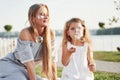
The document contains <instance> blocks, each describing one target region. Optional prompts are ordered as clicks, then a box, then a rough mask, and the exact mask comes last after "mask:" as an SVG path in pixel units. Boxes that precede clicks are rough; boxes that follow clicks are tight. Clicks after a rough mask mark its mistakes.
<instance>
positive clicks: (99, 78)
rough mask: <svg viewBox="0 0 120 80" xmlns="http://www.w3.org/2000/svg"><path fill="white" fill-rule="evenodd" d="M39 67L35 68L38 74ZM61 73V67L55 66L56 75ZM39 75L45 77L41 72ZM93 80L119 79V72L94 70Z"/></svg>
mask: <svg viewBox="0 0 120 80" xmlns="http://www.w3.org/2000/svg"><path fill="white" fill-rule="evenodd" d="M40 70H41V69H40V68H39V67H37V68H36V73H37V74H39V73H40V72H39V71H40ZM61 75H62V68H61V67H58V68H57V76H58V77H61ZM40 76H42V77H45V76H44V75H43V74H40ZM94 77H95V79H94V80H120V73H119V74H118V73H110V72H94Z"/></svg>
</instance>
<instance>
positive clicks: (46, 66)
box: [28, 4, 52, 80]
mask: <svg viewBox="0 0 120 80" xmlns="http://www.w3.org/2000/svg"><path fill="white" fill-rule="evenodd" d="M43 6H44V7H45V8H46V9H47V11H48V14H47V15H48V17H49V9H48V7H47V5H45V4H34V5H32V6H31V7H30V9H29V12H28V20H29V23H30V29H29V30H30V32H33V33H34V27H33V26H35V23H34V22H33V18H34V17H36V13H37V11H38V9H39V8H41V7H43ZM44 34H45V36H44V37H43V46H42V49H41V52H40V54H41V57H40V58H42V72H43V73H45V74H46V76H47V77H48V79H49V80H50V79H51V74H52V69H51V32H50V28H49V27H45V30H44Z"/></svg>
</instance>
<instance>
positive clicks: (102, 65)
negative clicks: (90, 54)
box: [95, 60, 120, 73]
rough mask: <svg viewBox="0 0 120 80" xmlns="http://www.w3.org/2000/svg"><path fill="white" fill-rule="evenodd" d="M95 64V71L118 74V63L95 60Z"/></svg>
mask: <svg viewBox="0 0 120 80" xmlns="http://www.w3.org/2000/svg"><path fill="white" fill-rule="evenodd" d="M95 63H96V70H97V71H105V72H114V73H120V62H108V61H99V60H95Z"/></svg>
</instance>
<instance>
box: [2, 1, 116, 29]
mask: <svg viewBox="0 0 120 80" xmlns="http://www.w3.org/2000/svg"><path fill="white" fill-rule="evenodd" d="M34 3H45V4H47V5H48V7H49V9H50V17H51V22H50V26H51V28H53V29H63V27H64V24H65V22H66V21H67V20H68V19H70V18H72V17H79V18H81V19H83V20H84V21H85V23H86V26H88V28H89V29H98V28H99V27H98V22H99V21H103V22H105V23H106V24H107V23H108V19H109V18H111V17H112V16H117V15H118V12H117V11H116V10H115V5H114V0H0V31H4V28H3V26H4V25H6V24H11V25H12V26H13V29H12V31H20V30H21V29H23V28H24V27H26V26H28V19H27V18H28V16H27V14H28V9H29V7H30V6H31V5H32V4H34Z"/></svg>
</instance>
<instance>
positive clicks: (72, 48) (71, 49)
mask: <svg viewBox="0 0 120 80" xmlns="http://www.w3.org/2000/svg"><path fill="white" fill-rule="evenodd" d="M68 51H69V52H70V53H74V52H75V51H76V48H75V47H71V48H70V49H69V50H68Z"/></svg>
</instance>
